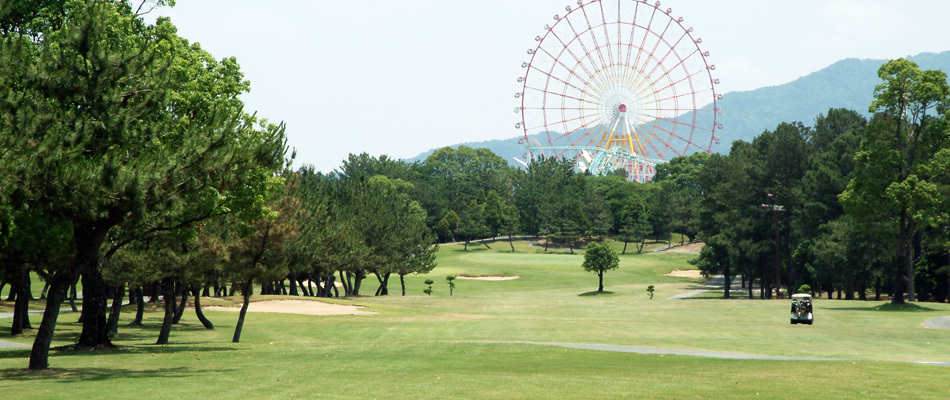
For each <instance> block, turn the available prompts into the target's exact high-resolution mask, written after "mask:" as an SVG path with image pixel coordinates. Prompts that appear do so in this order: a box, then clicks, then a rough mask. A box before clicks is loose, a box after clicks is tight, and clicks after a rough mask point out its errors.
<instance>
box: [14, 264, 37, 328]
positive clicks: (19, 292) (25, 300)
mask: <svg viewBox="0 0 950 400" xmlns="http://www.w3.org/2000/svg"><path fill="white" fill-rule="evenodd" d="M11 270H12V271H13V272H14V276H13V277H12V278H13V282H11V283H10V294H11V295H12V294H15V295H16V303H15V304H14V306H13V324H12V325H11V327H10V335H11V336H16V335H20V334H23V330H24V329H33V325H31V324H30V297H32V293H30V271H29V270H27V269H26V268H25V267H24V265H23V264H19V263H18V264H17V265H14V266H13V267H12V268H11Z"/></svg>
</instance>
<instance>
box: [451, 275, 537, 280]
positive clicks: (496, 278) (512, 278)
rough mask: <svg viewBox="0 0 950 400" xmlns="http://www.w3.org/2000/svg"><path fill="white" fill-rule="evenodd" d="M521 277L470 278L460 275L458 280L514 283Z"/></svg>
mask: <svg viewBox="0 0 950 400" xmlns="http://www.w3.org/2000/svg"><path fill="white" fill-rule="evenodd" d="M520 277H521V276H518V275H515V276H469V275H459V276H456V278H458V279H468V280H473V281H513V280H515V279H518V278H520Z"/></svg>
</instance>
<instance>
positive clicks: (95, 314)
mask: <svg viewBox="0 0 950 400" xmlns="http://www.w3.org/2000/svg"><path fill="white" fill-rule="evenodd" d="M106 288H107V285H106V282H105V280H103V279H102V271H100V270H99V266H98V265H91V266H90V267H89V268H86V269H85V270H84V271H83V273H82V332H81V333H80V334H79V342H78V343H76V346H77V347H79V348H99V347H106V348H110V347H115V346H113V345H112V340H111V339H109V324H108V323H107V322H106V299H107V298H108V296H106Z"/></svg>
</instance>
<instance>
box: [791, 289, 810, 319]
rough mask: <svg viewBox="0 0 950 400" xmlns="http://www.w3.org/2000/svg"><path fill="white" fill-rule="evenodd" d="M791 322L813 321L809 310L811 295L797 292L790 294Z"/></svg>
mask: <svg viewBox="0 0 950 400" xmlns="http://www.w3.org/2000/svg"><path fill="white" fill-rule="evenodd" d="M791 320H792V324H793V325H794V324H808V325H811V323H812V322H815V317H814V316H813V315H812V310H811V295H810V294H805V293H798V294H793V295H792V317H791Z"/></svg>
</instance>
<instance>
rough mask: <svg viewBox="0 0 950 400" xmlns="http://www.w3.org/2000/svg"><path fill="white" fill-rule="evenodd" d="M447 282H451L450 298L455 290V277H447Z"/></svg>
mask: <svg viewBox="0 0 950 400" xmlns="http://www.w3.org/2000/svg"><path fill="white" fill-rule="evenodd" d="M445 280H446V281H448V282H449V296H451V295H452V291H453V290H455V275H449V276H447V277H445Z"/></svg>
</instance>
